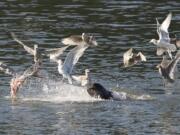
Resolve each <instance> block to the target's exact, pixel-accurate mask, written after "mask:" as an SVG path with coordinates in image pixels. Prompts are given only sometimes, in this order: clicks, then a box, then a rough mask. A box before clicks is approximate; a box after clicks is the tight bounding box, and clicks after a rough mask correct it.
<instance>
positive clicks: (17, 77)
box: [0, 61, 40, 99]
mask: <svg viewBox="0 0 180 135" xmlns="http://www.w3.org/2000/svg"><path fill="white" fill-rule="evenodd" d="M39 68H40V64H39V62H38V61H36V62H35V63H34V64H33V65H32V66H31V67H29V68H27V69H26V70H25V71H24V72H23V73H17V72H15V71H14V70H13V69H12V68H10V67H8V66H7V65H6V64H4V63H3V62H1V61H0V71H2V72H4V73H5V74H8V75H10V76H12V79H11V81H10V88H11V92H10V94H11V98H12V99H15V98H16V95H17V92H18V90H19V89H20V87H21V86H22V85H23V83H24V82H25V81H26V79H27V78H29V77H31V76H37V72H38V71H39Z"/></svg>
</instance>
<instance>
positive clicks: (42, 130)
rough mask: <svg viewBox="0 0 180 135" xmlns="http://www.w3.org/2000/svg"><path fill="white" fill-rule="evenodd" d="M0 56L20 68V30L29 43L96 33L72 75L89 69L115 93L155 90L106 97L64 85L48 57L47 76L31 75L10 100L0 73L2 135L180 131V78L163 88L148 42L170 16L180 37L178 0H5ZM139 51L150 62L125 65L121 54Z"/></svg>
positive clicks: (26, 59) (27, 60) (24, 63)
mask: <svg viewBox="0 0 180 135" xmlns="http://www.w3.org/2000/svg"><path fill="white" fill-rule="evenodd" d="M0 9H1V11H0V47H1V49H0V60H1V61H4V62H5V63H6V64H8V65H9V66H11V67H12V68H14V69H15V70H16V71H23V70H25V69H26V68H27V67H28V66H30V65H31V64H32V56H30V55H29V54H27V53H26V52H25V51H24V50H23V48H22V47H21V46H20V45H18V44H17V43H16V42H14V41H13V40H12V38H11V37H10V36H9V34H8V32H9V31H12V32H15V33H16V35H18V37H19V38H20V39H22V40H23V41H24V42H25V43H26V44H29V45H30V46H33V44H34V43H37V44H39V46H40V47H42V48H55V47H61V46H62V44H61V42H60V41H61V39H62V38H63V37H66V36H69V35H72V34H81V33H82V32H86V33H90V34H93V35H94V36H95V37H96V39H97V41H98V43H99V46H98V47H97V48H88V50H87V51H86V52H85V54H84V55H83V57H82V58H81V59H80V61H79V63H78V64H77V65H76V67H75V70H74V73H75V74H82V73H83V72H84V70H85V69H86V68H89V69H90V70H91V74H92V78H93V80H95V81H96V82H100V83H102V84H103V85H104V86H105V87H107V88H108V89H111V90H117V91H126V92H128V93H131V94H139V95H140V94H150V95H151V96H152V97H154V99H153V100H144V101H140V100H134V101H128V100H127V101H122V102H116V101H102V100H95V99H92V98H90V97H89V96H88V94H87V93H86V89H84V88H80V87H76V86H74V87H71V86H70V87H69V86H63V87H62V86H61V85H60V84H59V81H60V79H59V78H60V75H59V74H58V72H57V67H56V64H55V63H51V62H49V60H48V59H47V58H46V59H44V67H43V71H42V73H43V74H44V75H47V78H46V79H45V80H39V79H30V80H28V82H29V83H26V84H25V86H23V88H22V89H21V92H20V93H19V97H20V99H19V100H18V101H17V102H16V103H12V102H11V100H10V99H9V97H8V96H9V80H10V77H9V76H7V75H4V74H2V73H0V108H1V109H0V134H13V135H14V134H33V135H34V134H39V135H40V134H43V135H44V134H61V135H62V134H68V135H69V134H103V135H104V134H132V135H135V134H137V135H139V134H162V135H165V134H167V135H173V134H180V127H179V125H180V123H179V121H180V119H179V116H180V105H179V102H180V99H179V94H180V92H179V89H180V84H179V82H180V77H179V73H178V72H177V74H176V75H177V78H176V82H175V84H173V86H171V87H170V88H164V86H163V83H162V79H161V76H160V75H159V74H158V71H157V69H156V68H155V66H156V65H157V64H158V63H159V62H160V61H161V57H157V56H156V53H155V47H154V46H153V45H151V44H149V43H148V42H149V41H150V39H152V38H158V37H157V34H156V21H155V18H156V17H158V19H159V20H160V22H162V20H163V19H164V18H165V16H166V15H167V14H168V12H172V13H173V18H172V22H171V26H170V28H169V31H170V33H171V37H173V36H174V34H176V35H177V36H179V37H180V34H179V33H180V30H179V25H180V3H179V2H178V1H175V0H172V1H163V0H159V1H148V0H147V1H142V0H140V1H118V0H111V1H109V0H97V1H87V0H84V1H78V0H74V1H66V2H60V1H58V0H53V1H40V0H27V1H17V0H6V1H5V0H2V1H1V2H0ZM130 47H133V48H135V50H136V51H142V52H143V53H144V54H145V55H146V56H147V60H148V61H147V62H145V63H141V64H138V65H135V66H134V67H131V68H128V69H125V68H121V67H120V66H119V64H120V63H122V56H123V53H124V52H125V51H126V50H128V49H129V48H130Z"/></svg>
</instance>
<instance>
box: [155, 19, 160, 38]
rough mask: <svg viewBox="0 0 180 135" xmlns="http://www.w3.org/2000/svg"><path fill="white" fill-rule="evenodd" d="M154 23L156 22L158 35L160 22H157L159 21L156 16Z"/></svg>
mask: <svg viewBox="0 0 180 135" xmlns="http://www.w3.org/2000/svg"><path fill="white" fill-rule="evenodd" d="M156 23H157V33H158V35H159V34H160V30H159V28H160V23H159V21H158V19H157V18H156Z"/></svg>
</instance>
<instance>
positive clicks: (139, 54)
mask: <svg viewBox="0 0 180 135" xmlns="http://www.w3.org/2000/svg"><path fill="white" fill-rule="evenodd" d="M137 56H140V58H141V61H146V56H145V55H143V54H142V52H139V53H138V54H137Z"/></svg>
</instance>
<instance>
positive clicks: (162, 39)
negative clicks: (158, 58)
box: [150, 13, 177, 59]
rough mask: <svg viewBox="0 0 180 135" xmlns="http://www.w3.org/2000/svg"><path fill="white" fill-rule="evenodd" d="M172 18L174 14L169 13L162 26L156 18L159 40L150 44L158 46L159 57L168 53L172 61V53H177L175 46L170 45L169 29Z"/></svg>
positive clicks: (154, 40) (152, 40)
mask: <svg viewBox="0 0 180 135" xmlns="http://www.w3.org/2000/svg"><path fill="white" fill-rule="evenodd" d="M171 18H172V13H169V14H168V15H167V17H166V19H165V20H164V21H163V23H162V24H160V23H159V21H158V19H157V18H156V22H157V33H158V36H159V40H156V39H151V41H150V43H153V44H154V45H156V46H157V52H156V53H157V55H162V54H163V53H164V52H167V53H168V54H169V57H170V58H171V59H172V54H171V52H175V51H176V49H177V48H176V46H175V45H174V44H171V43H170V38H169V32H168V28H169V25H170V23H171Z"/></svg>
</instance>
